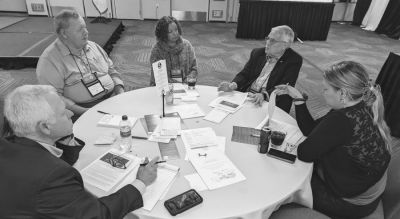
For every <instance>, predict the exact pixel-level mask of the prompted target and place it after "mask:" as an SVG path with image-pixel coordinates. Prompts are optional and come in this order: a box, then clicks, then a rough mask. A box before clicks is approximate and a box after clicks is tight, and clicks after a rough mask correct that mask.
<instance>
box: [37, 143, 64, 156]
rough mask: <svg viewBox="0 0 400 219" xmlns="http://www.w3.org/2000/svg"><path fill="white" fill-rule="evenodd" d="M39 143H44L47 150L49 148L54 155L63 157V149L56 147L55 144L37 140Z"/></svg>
mask: <svg viewBox="0 0 400 219" xmlns="http://www.w3.org/2000/svg"><path fill="white" fill-rule="evenodd" d="M37 143H39V144H40V145H42V146H43V147H44V148H46V150H48V151H49V152H50V153H51V154H52V155H54V156H56V157H58V158H60V157H61V155H62V153H63V150H61V149H59V148H56V147H55V146H53V145H50V144H47V143H43V142H39V141H37Z"/></svg>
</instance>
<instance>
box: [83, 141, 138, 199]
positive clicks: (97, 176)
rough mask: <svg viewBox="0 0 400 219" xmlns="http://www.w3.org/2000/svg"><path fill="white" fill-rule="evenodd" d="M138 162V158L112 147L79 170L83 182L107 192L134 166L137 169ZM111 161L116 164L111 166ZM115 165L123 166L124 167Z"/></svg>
mask: <svg viewBox="0 0 400 219" xmlns="http://www.w3.org/2000/svg"><path fill="white" fill-rule="evenodd" d="M140 162H141V159H140V158H138V157H136V156H134V155H132V154H129V153H124V152H122V151H120V150H118V149H114V148H113V149H111V150H109V151H107V152H106V153H105V154H103V155H101V156H100V157H99V158H97V159H96V160H95V161H93V162H92V163H91V164H89V165H88V166H87V167H86V168H84V169H83V170H81V175H82V178H83V181H84V183H87V184H90V185H92V186H95V187H97V188H99V189H101V190H103V191H106V192H108V191H110V189H111V188H113V187H114V186H115V185H117V184H118V183H119V182H120V181H121V180H122V179H123V178H124V177H126V176H127V175H128V174H129V173H130V172H132V171H133V170H134V169H135V168H136V169H137V168H138V167H139V164H140ZM112 163H114V165H115V164H117V165H115V166H113V165H112ZM117 166H119V167H122V166H125V167H126V169H122V168H119V167H117Z"/></svg>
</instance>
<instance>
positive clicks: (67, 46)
mask: <svg viewBox="0 0 400 219" xmlns="http://www.w3.org/2000/svg"><path fill="white" fill-rule="evenodd" d="M54 26H55V32H56V33H57V37H58V38H57V40H55V41H54V42H53V43H52V44H50V45H49V46H48V47H47V48H46V50H45V51H44V52H43V53H42V55H41V56H40V58H39V62H38V65H37V69H36V75H37V79H38V81H39V83H40V84H45V85H51V86H53V87H55V88H56V89H57V92H58V93H59V94H60V95H62V96H63V98H64V100H65V102H66V104H67V109H69V110H71V111H72V112H74V114H75V115H76V116H79V115H81V114H82V113H84V112H85V111H86V110H87V109H88V108H90V107H92V106H94V105H96V104H97V103H99V102H101V101H102V100H104V99H106V98H108V97H110V96H111V95H113V94H120V93H123V92H124V84H123V82H122V79H121V74H120V73H119V72H118V71H117V70H116V69H115V67H114V64H113V62H112V61H111V59H110V58H109V57H108V55H107V53H106V52H105V51H104V50H103V49H102V48H101V47H100V46H99V45H98V44H97V43H95V42H92V41H89V40H88V37H89V33H88V30H87V28H86V23H85V21H84V20H83V18H82V17H81V16H80V15H79V14H78V13H77V12H75V11H71V10H63V11H61V12H60V13H59V14H58V15H57V16H55V18H54ZM76 118H77V117H76ZM74 120H75V118H74Z"/></svg>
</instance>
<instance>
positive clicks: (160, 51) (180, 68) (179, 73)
mask: <svg viewBox="0 0 400 219" xmlns="http://www.w3.org/2000/svg"><path fill="white" fill-rule="evenodd" d="M155 35H156V38H157V43H156V44H155V45H154V46H153V48H152V50H151V55H150V66H151V64H152V63H154V62H156V61H159V60H163V59H165V61H166V65H167V72H168V80H169V81H170V82H184V81H185V80H186V78H187V77H188V76H189V77H197V62H196V55H195V53H194V48H193V46H192V44H190V42H189V41H188V40H186V39H184V38H183V37H182V36H181V35H182V27H181V25H180V24H179V22H178V21H177V20H176V19H175V18H174V17H172V16H164V17H162V18H161V19H160V20H158V22H157V24H156V29H155ZM150 85H151V86H154V85H155V81H154V72H153V69H152V68H151V76H150Z"/></svg>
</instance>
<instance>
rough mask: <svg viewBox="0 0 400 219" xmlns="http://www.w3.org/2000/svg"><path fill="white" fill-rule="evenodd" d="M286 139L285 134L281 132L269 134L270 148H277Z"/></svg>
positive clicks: (275, 131) (274, 131)
mask: <svg viewBox="0 0 400 219" xmlns="http://www.w3.org/2000/svg"><path fill="white" fill-rule="evenodd" d="M285 138H286V132H285V131H283V130H273V131H272V132H271V147H272V148H279V147H280V146H281V145H282V143H283V141H284V140H285Z"/></svg>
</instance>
